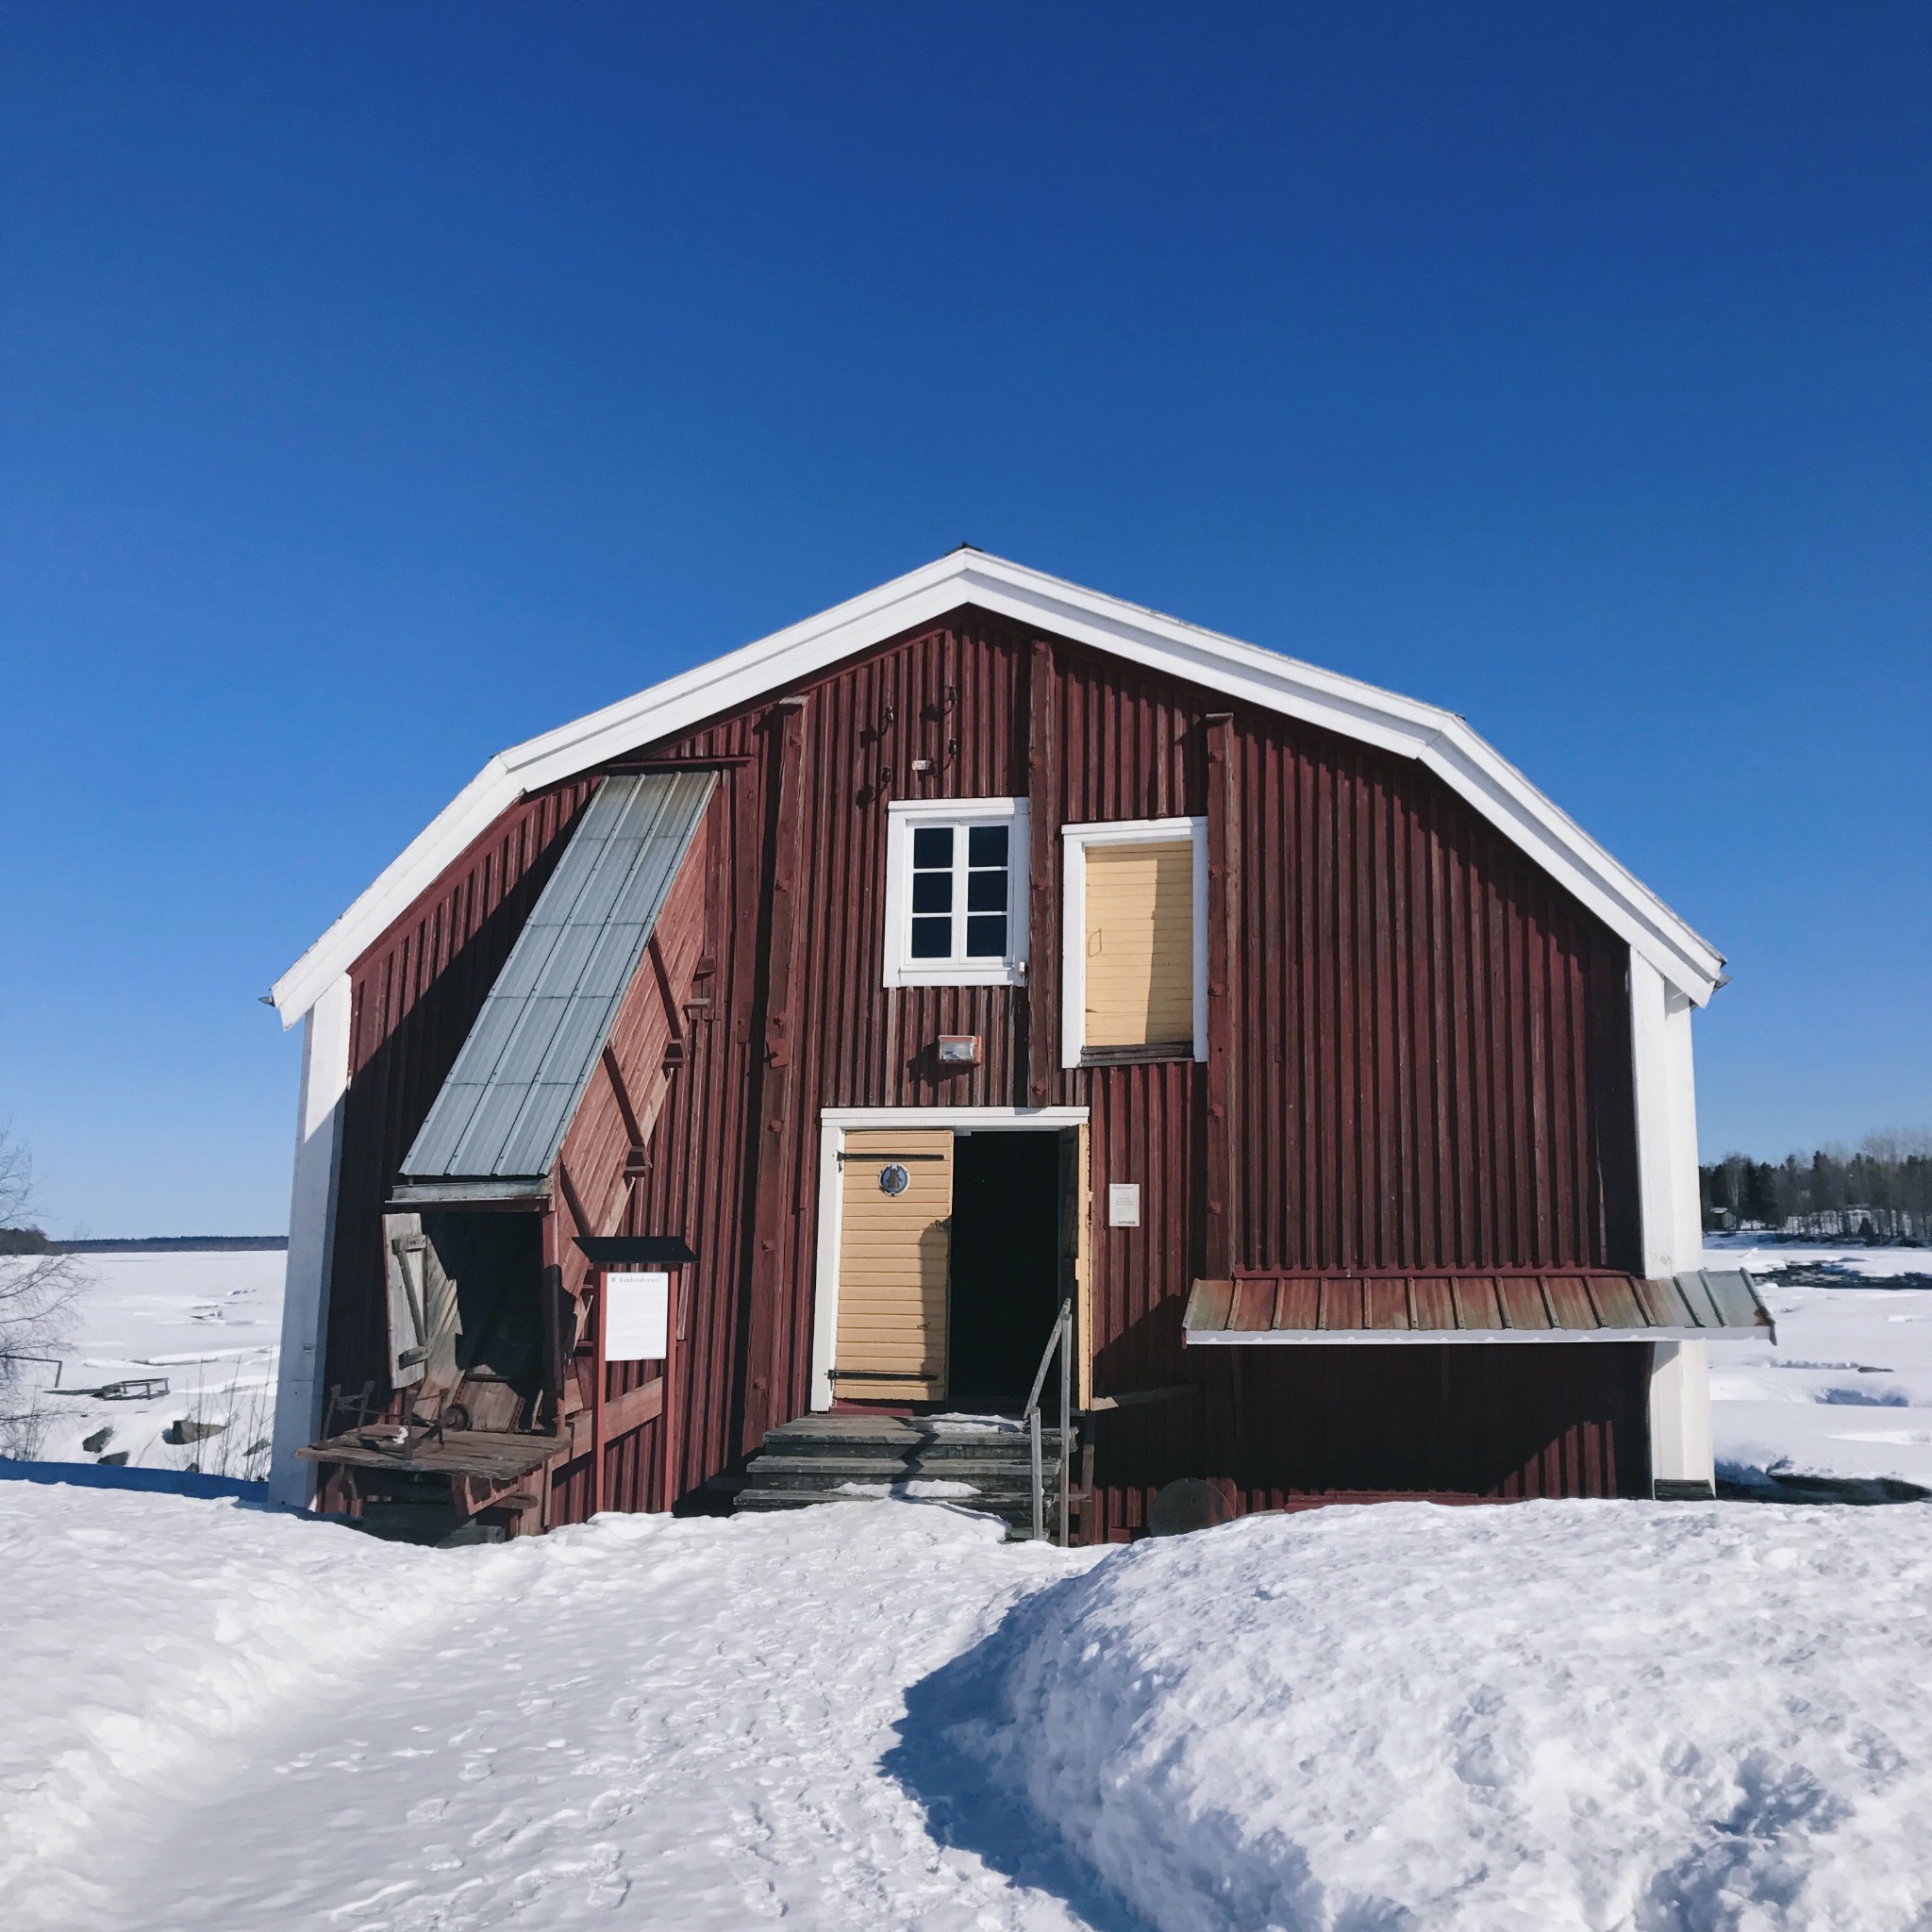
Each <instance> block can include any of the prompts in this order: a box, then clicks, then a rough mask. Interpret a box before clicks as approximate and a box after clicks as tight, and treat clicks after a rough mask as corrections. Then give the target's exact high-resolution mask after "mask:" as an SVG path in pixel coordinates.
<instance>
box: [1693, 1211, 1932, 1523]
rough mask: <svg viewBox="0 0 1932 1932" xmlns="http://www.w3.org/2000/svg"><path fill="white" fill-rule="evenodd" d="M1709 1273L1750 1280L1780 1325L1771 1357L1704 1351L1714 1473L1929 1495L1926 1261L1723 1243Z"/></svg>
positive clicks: (1931, 1421)
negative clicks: (1882, 1482)
mask: <svg viewBox="0 0 1932 1932" xmlns="http://www.w3.org/2000/svg"><path fill="white" fill-rule="evenodd" d="M1706 1263H1707V1266H1709V1267H1713V1268H1720V1267H1722V1268H1748V1269H1749V1270H1750V1271H1751V1273H1752V1274H1753V1275H1754V1276H1755V1277H1756V1278H1757V1280H1758V1281H1759V1282H1760V1283H1761V1284H1762V1285H1763V1292H1764V1298H1765V1301H1766V1303H1767V1305H1768V1306H1769V1307H1770V1308H1771V1310H1772V1313H1773V1315H1774V1317H1775V1318H1776V1321H1777V1346H1776V1347H1775V1348H1773V1347H1771V1346H1770V1345H1768V1344H1767V1343H1763V1342H1753V1341H1747V1342H1713V1343H1712V1344H1711V1347H1710V1396H1711V1424H1712V1429H1713V1433H1714V1436H1715V1440H1716V1447H1717V1457H1718V1462H1719V1465H1720V1473H1721V1474H1731V1475H1733V1476H1743V1477H1747V1478H1748V1476H1749V1474H1750V1473H1751V1472H1753V1471H1760V1470H1761V1471H1770V1472H1773V1473H1776V1474H1824V1475H1830V1476H1839V1477H1857V1478H1868V1479H1869V1478H1872V1477H1877V1476H1890V1477H1893V1478H1895V1479H1898V1480H1901V1481H1905V1482H1909V1483H1915V1484H1917V1485H1918V1486H1919V1487H1920V1488H1922V1489H1927V1490H1932V1249H1926V1248H1796V1247H1790V1248H1788V1247H1772V1248H1754V1247H1751V1246H1749V1245H1747V1244H1744V1243H1740V1242H1734V1241H1724V1242H1721V1243H1714V1244H1713V1245H1712V1246H1711V1247H1709V1248H1708V1249H1707V1250H1706ZM1781 1271H1790V1272H1791V1273H1793V1274H1801V1275H1804V1276H1807V1277H1810V1278H1809V1279H1807V1280H1805V1281H1801V1282H1792V1281H1789V1280H1786V1279H1784V1278H1782V1274H1781ZM1827 1284H1828V1285H1827Z"/></svg>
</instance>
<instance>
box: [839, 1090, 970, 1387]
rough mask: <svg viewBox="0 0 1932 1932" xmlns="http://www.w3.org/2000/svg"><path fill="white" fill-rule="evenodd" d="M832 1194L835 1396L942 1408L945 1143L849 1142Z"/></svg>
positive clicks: (917, 1135)
mask: <svg viewBox="0 0 1932 1932" xmlns="http://www.w3.org/2000/svg"><path fill="white" fill-rule="evenodd" d="M839 1185H840V1190H841V1203H840V1221H839V1332H838V1340H837V1343H836V1346H835V1349H834V1356H833V1367H832V1381H833V1384H834V1386H835V1388H836V1390H837V1392H838V1393H839V1394H841V1395H842V1396H844V1397H846V1398H847V1399H848V1400H850V1401H858V1402H866V1401H887V1402H942V1401H944V1400H945V1395H946V1301H947V1287H948V1282H949V1280H950V1277H951V1274H952V1213H953V1136H952V1134H951V1132H950V1131H949V1130H947V1129H945V1128H920V1129H914V1130H909V1131H908V1130H907V1129H905V1128H897V1129H893V1130H891V1131H887V1130H885V1129H873V1130H868V1131H866V1132H863V1133H848V1134H847V1135H846V1136H845V1149H844V1160H843V1163H842V1172H841V1175H840V1182H839Z"/></svg>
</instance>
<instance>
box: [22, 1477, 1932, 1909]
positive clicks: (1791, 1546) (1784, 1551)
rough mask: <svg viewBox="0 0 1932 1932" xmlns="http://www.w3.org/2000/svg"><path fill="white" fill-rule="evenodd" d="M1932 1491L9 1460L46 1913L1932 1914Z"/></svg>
mask: <svg viewBox="0 0 1932 1932" xmlns="http://www.w3.org/2000/svg"><path fill="white" fill-rule="evenodd" d="M1927 1522H1928V1517H1927V1506H1919V1505H1912V1506H1907V1507H1898V1508H1881V1509H1849V1508H1837V1509H1820V1508H1792V1507H1769V1506H1766V1507H1757V1506H1750V1505H1741V1504H1730V1505H1724V1504H1713V1505H1657V1506H1651V1505H1643V1504H1619V1503H1597V1504H1591V1503H1576V1504H1561V1503H1539V1504H1527V1505H1522V1506H1518V1507H1512V1508H1491V1509H1485V1508H1463V1509H1450V1508H1435V1507H1428V1506H1425V1505H1416V1504H1394V1505H1387V1506H1383V1507H1374V1508H1340V1509H1331V1510H1325V1511H1318V1512H1313V1513H1309V1514H1304V1515H1300V1516H1294V1517H1280V1516H1275V1517H1256V1518H1250V1519H1248V1520H1247V1521H1245V1522H1243V1523H1240V1524H1229V1525H1227V1526H1226V1527H1224V1528H1223V1529H1219V1530H1213V1531H1208V1532H1204V1533H1202V1534H1199V1535H1196V1536H1192V1537H1188V1538H1180V1539H1175V1540H1172V1541H1163V1542H1145V1543H1141V1544H1138V1545H1135V1546H1133V1547H1132V1548H1127V1549H1115V1550H1112V1551H1109V1552H1106V1553H1099V1552H1070V1553H1062V1552H1058V1551H1055V1550H1051V1549H1046V1548H1041V1547H1037V1546H1033V1545H1027V1544H1002V1543H1000V1542H999V1541H997V1540H996V1538H997V1534H998V1532H997V1529H996V1527H995V1526H994V1525H993V1524H991V1523H989V1522H988V1521H987V1520H986V1519H984V1518H977V1517H969V1516H967V1515H965V1514H963V1513H961V1512H958V1511H956V1510H953V1509H950V1508H947V1507H944V1506H941V1505H932V1504H913V1503H899V1502H878V1503H854V1504H849V1505H845V1506H842V1507H837V1508H822V1509H818V1510H813V1511H808V1512H802V1513H800V1514H797V1515H788V1516H778V1517H764V1518H752V1519H745V1520H739V1521H732V1522H715V1521H672V1520H669V1519H665V1518H662V1517H627V1518H608V1517H607V1518H602V1519H599V1520H598V1521H597V1522H595V1523H593V1524H589V1525H586V1526H584V1527H582V1528H578V1529H571V1530H565V1531H562V1532H559V1533H558V1534H557V1535H555V1536H553V1537H550V1538H548V1539H543V1540H528V1541H522V1542H517V1543H511V1544H508V1545H502V1546H497V1547H485V1548H473V1549H467V1550H456V1551H441V1552H439V1551H424V1550H414V1549H408V1548H403V1547H399V1546H395V1545H391V1544H385V1543H381V1542H378V1541H374V1540H373V1539H368V1538H364V1537H362V1536H360V1535H358V1533H356V1532H354V1531H351V1530H348V1529H344V1528H341V1527H339V1526H335V1525H330V1524H322V1523H317V1522H314V1521H305V1520H302V1519H299V1518H295V1517H289V1516H277V1515H273V1514H270V1513H268V1512H266V1511H262V1510H254V1509H249V1508H245V1507H236V1506H234V1505H225V1504H213V1503H195V1502H191V1501H188V1500H186V1499H181V1498H175V1497H159V1496H133V1495H125V1494H115V1493H108V1492H101V1491H85V1490H78V1489H68V1488H62V1487H45V1488H41V1487H33V1486H29V1485H26V1484H24V1483H13V1484H7V1485H4V1486H0V1594H4V1600H5V1607H6V1615H7V1619H8V1629H9V1642H8V1646H7V1647H6V1648H5V1650H4V1651H0V1708H5V1709H6V1710H7V1711H8V1723H7V1724H5V1725H4V1726H0V1890H4V1895H5V1896H6V1898H7V1899H8V1901H9V1905H8V1914H7V1922H8V1925H9V1927H21V1928H42V1927H44V1928H52V1927H59V1928H61V1932H136V1928H139V1932H172V1928H177V1927H179V1928H188V1927H194V1928H203V1927H209V1926H219V1927H223V1928H231V1927H232V1928H254V1927H271V1926H273V1927H275V1928H278V1932H279V1928H296V1932H299V1928H315V1932H321V1928H325V1927H330V1928H357V1932H375V1928H394V1932H407V1928H424V1932H428V1928H436V1932H460V1928H468V1927H485V1926H500V1925H510V1924H515V1925H518V1926H537V1927H568V1926H575V1925H579V1924H584V1925H608V1924H637V1925H664V1926H675V1927H687V1926H689V1927H709V1926H716V1927H732V1928H743V1927H747V1926H753V1925H758V1924H764V1923H766V1922H768V1921H770V1920H773V1919H777V1918H781V1917H782V1918H785V1919H787V1920H789V1921H790V1922H791V1923H794V1924H801V1925H804V1926H808V1927H823V1928H827V1932H830V1928H840V1932H845V1928H851V1927H865V1928H868V1932H873V1928H879V1932H886V1928H897V1927H915V1926H916V1927H920V1928H922V1932H924V1928H931V1932H966V1928H974V1932H1001V1928H1025V1932H1047V1928H1066V1927H1076V1926H1088V1927H1099V1928H1104V1932H1144V1928H1145V1927H1148V1926H1157V1927H1159V1928H1161V1932H1194V1928H1203V1932H1206V1928H1213V1932H1237V1928H1241V1932H1247V1928H1259V1927H1263V1926H1281V1927H1290V1928H1304V1927H1310V1928H1311V1927H1323V1928H1329V1932H1343V1928H1347V1932H1370V1928H1377V1932H1395V1928H1424V1927H1426V1928H1429V1932H1457V1928H1465V1927H1466V1928H1472V1932H1475V1928H1480V1932H1499V1928H1500V1932H1510V1928H1518V1927H1521V1928H1524V1932H1530V1928H1534V1932H1560V1928H1570V1927H1578V1928H1580V1927H1606V1928H1607V1927H1612V1926H1627V1927H1639V1928H1645V1932H1662V1928H1674V1932H1692V1928H1697V1932H1701V1928H1718V1927H1726V1928H1731V1927H1736V1928H1745V1927H1750V1928H1779V1932H1799V1928H1814V1927H1815V1928H1819V1932H1824V1928H1826V1927H1829V1928H1831V1932H1867V1928H1870V1932H1880V1928H1886V1932H1892V1928H1902V1927H1907V1926H1924V1925H1925V1924H1932V1838H1928V1837H1927V1835H1926V1834H1925V1832H1924V1830H1923V1828H1922V1821H1923V1819H1924V1816H1925V1815H1926V1812H1927V1809H1928V1807H1932V1703H1928V1700H1926V1699H1925V1697H1924V1694H1923V1688H1922V1687H1923V1684H1924V1677H1925V1674H1926V1670H1927V1667H1928V1664H1932V1539H1928V1537H1927V1535H1926V1525H1927Z"/></svg>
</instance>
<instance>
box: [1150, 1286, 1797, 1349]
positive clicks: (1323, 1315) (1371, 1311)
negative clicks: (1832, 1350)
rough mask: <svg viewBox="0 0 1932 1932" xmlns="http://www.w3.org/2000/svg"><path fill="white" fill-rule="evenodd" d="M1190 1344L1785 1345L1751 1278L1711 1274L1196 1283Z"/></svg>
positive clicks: (1188, 1324)
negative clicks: (1723, 1342)
mask: <svg viewBox="0 0 1932 1932" xmlns="http://www.w3.org/2000/svg"><path fill="white" fill-rule="evenodd" d="M1182 1326H1183V1328H1184V1329H1185V1330H1186V1332H1187V1339H1188V1341H1190V1342H1191V1343H1204V1342H1205V1343H1220V1344H1227V1343H1242V1342H1276V1341H1278V1342H1292V1341H1316V1342H1320V1341H1357V1342H1378V1341H1419V1342H1420V1341H1428V1342H1440V1341H1707V1340H1713V1339H1715V1340H1724V1339H1729V1340H1734V1341H1742V1340H1752V1339H1756V1340H1758V1341H1774V1340H1775V1336H1774V1331H1773V1328H1772V1321H1771V1316H1770V1315H1769V1313H1767V1312H1766V1310H1765V1307H1764V1305H1763V1304H1762V1303H1761V1302H1760V1301H1759V1300H1758V1299H1757V1291H1756V1290H1755V1289H1754V1287H1753V1285H1752V1281H1751V1277H1750V1276H1749V1275H1748V1274H1742V1273H1741V1272H1725V1273H1714V1272H1713V1271H1711V1270H1709V1269H1706V1268H1697V1269H1692V1270H1690V1271H1689V1272H1687V1273H1685V1274H1675V1275H1667V1276H1664V1277H1662V1278H1660V1279H1657V1280H1646V1279H1644V1278H1643V1277H1642V1276H1641V1275H1637V1274H1612V1273H1610V1272H1608V1271H1607V1270H1602V1269H1591V1270H1586V1271H1577V1270H1567V1271H1563V1272H1560V1273H1557V1272H1547V1273H1530V1272H1521V1273H1508V1274H1257V1275H1243V1276H1241V1277H1238V1278H1237V1279H1235V1280H1233V1281H1197V1282H1195V1283H1194V1286H1193V1291H1192V1292H1191V1294H1190V1295H1189V1296H1188V1307H1187V1312H1186V1314H1185V1315H1184V1316H1183V1317H1182Z"/></svg>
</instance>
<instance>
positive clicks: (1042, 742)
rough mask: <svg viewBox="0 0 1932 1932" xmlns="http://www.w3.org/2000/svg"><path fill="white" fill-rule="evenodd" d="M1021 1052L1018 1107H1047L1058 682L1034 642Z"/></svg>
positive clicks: (1053, 1070)
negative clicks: (1023, 1046) (1023, 1042)
mask: <svg viewBox="0 0 1932 1932" xmlns="http://www.w3.org/2000/svg"><path fill="white" fill-rule="evenodd" d="M1026 704H1027V717H1026V822H1027V826H1028V842H1029V844H1030V846H1031V851H1030V852H1029V854H1028V858H1029V865H1030V871H1029V876H1028V880H1027V894H1026V899H1027V911H1026V920H1027V933H1026V1052H1025V1055H1024V1066H1025V1073H1024V1081H1025V1085H1024V1091H1021V1092H1019V1093H1017V1094H1015V1095H1014V1098H1015V1100H1016V1101H1017V1102H1018V1103H1019V1104H1020V1105H1021V1106H1023V1107H1044V1106H1046V1105H1048V1103H1049V1102H1050V1101H1051V1100H1052V1098H1053V1095H1054V1093H1055V1092H1056V1091H1057V1090H1058V1086H1059V1061H1060V1025H1059V1005H1060V978H1059V973H1060V944H1059V935H1060V918H1061V911H1060V880H1059V857H1058V855H1059V829H1060V825H1059V813H1060V797H1059V791H1060V786H1059V773H1060V740H1059V674H1058V669H1057V667H1056V666H1055V663H1054V655H1053V646H1052V645H1051V644H1050V643H1048V642H1047V641H1045V640H1044V639H1041V638H1036V639H1035V640H1034V643H1033V654H1032V658H1031V660H1030V662H1029V664H1028V667H1027V680H1026Z"/></svg>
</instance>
